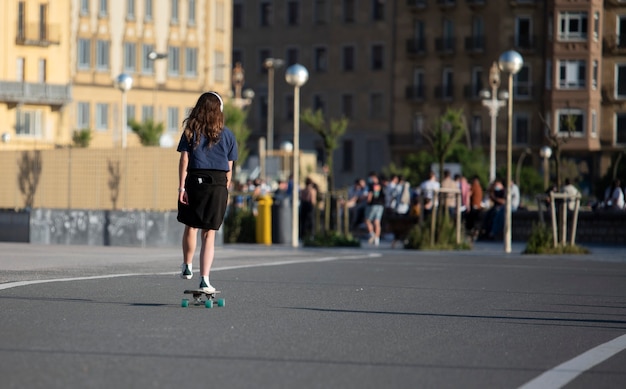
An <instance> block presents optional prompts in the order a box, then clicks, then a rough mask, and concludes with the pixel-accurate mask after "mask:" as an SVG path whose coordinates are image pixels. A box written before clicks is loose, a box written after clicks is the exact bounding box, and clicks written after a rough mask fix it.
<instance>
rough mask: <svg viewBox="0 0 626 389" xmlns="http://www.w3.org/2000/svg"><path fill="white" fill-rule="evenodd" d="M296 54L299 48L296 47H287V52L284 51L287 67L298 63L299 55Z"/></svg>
mask: <svg viewBox="0 0 626 389" xmlns="http://www.w3.org/2000/svg"><path fill="white" fill-rule="evenodd" d="M298 54H299V50H298V49H296V48H293V47H292V48H289V49H287V52H286V53H285V59H286V62H287V63H286V65H287V67H289V66H291V65H294V64H297V63H298V57H299V55H298Z"/></svg>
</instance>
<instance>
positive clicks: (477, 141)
mask: <svg viewBox="0 0 626 389" xmlns="http://www.w3.org/2000/svg"><path fill="white" fill-rule="evenodd" d="M470 136H471V137H472V139H471V142H472V146H474V147H480V146H481V143H482V139H483V117H482V116H480V115H474V116H472V126H471V128H470Z"/></svg>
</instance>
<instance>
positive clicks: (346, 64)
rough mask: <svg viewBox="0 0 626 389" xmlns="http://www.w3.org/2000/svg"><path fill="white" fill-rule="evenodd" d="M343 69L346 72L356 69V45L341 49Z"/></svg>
mask: <svg viewBox="0 0 626 389" xmlns="http://www.w3.org/2000/svg"><path fill="white" fill-rule="evenodd" d="M341 51H342V53H341V69H342V70H343V71H344V72H353V71H354V63H355V62H354V46H344V47H343V48H342V49H341Z"/></svg>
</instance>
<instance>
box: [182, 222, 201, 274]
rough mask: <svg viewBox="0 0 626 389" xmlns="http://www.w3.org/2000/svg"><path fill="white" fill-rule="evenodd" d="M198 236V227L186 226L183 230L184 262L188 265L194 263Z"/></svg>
mask: <svg viewBox="0 0 626 389" xmlns="http://www.w3.org/2000/svg"><path fill="white" fill-rule="evenodd" d="M197 236H198V229H197V228H193V227H189V226H185V231H184V232H183V262H185V263H186V264H187V265H191V264H192V263H193V255H194V253H195V252H196V239H197Z"/></svg>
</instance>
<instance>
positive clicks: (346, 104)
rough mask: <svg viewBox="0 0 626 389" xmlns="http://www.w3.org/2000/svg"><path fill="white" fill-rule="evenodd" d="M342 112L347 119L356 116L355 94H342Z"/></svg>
mask: <svg viewBox="0 0 626 389" xmlns="http://www.w3.org/2000/svg"><path fill="white" fill-rule="evenodd" d="M341 114H342V115H343V116H344V117H345V118H346V119H352V118H353V117H354V96H353V95H351V94H343V95H341Z"/></svg>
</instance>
